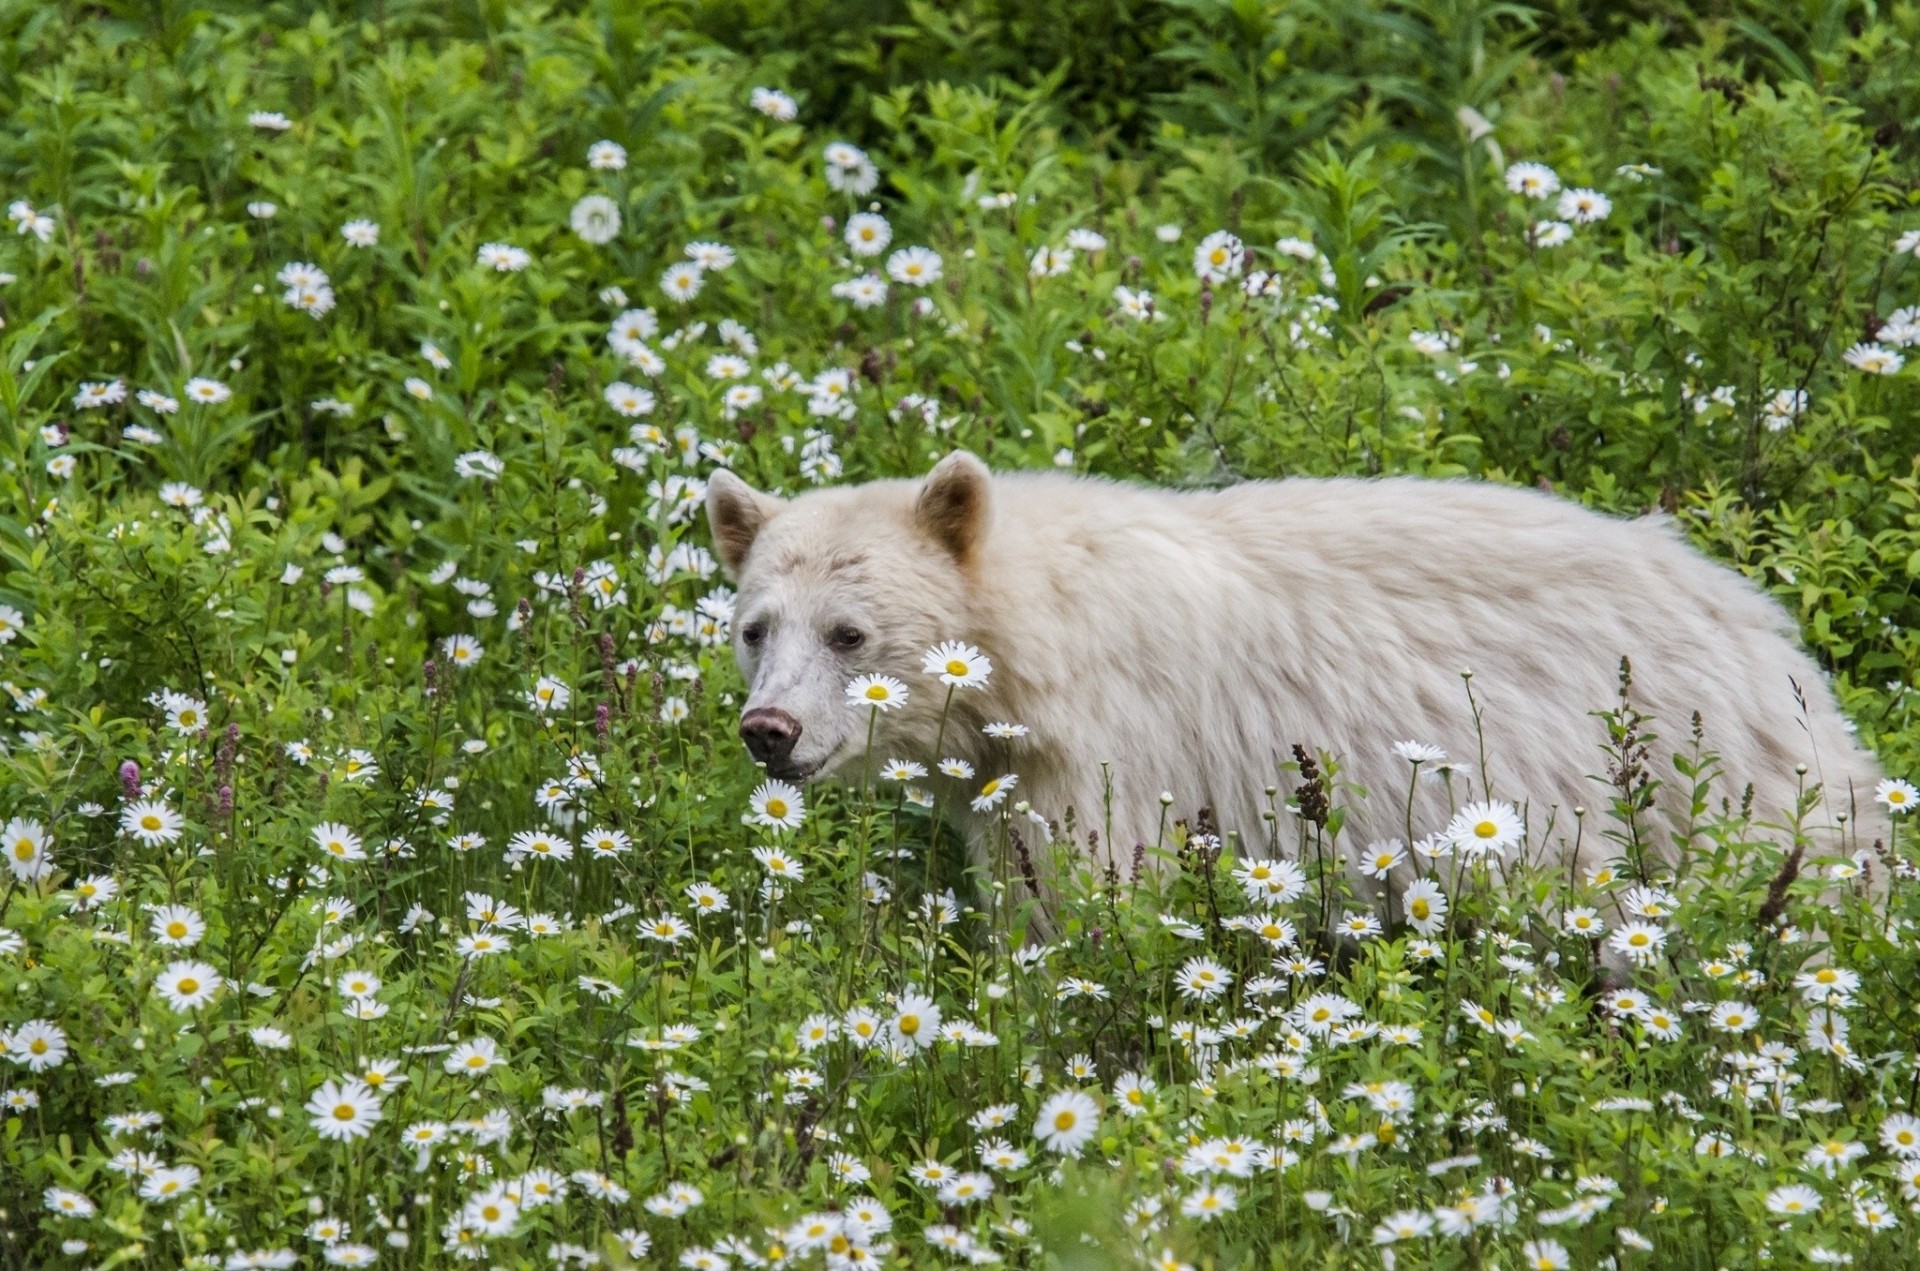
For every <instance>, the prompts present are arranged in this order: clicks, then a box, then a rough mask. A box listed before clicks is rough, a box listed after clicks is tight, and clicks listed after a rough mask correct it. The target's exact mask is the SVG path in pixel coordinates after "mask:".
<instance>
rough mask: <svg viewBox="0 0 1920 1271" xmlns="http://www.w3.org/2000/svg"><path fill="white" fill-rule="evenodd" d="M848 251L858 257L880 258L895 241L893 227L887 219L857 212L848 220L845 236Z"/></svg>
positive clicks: (870, 213)
mask: <svg viewBox="0 0 1920 1271" xmlns="http://www.w3.org/2000/svg"><path fill="white" fill-rule="evenodd" d="M844 237H845V239H846V243H847V250H848V251H850V252H852V253H853V254H854V255H856V256H878V255H879V254H880V253H881V252H883V251H885V250H886V249H887V244H888V243H890V242H892V241H893V227H892V226H891V225H889V224H887V218H886V217H884V216H879V215H876V214H875V213H872V212H855V213H854V214H853V215H852V216H849V217H848V218H847V228H846V233H845V235H844Z"/></svg>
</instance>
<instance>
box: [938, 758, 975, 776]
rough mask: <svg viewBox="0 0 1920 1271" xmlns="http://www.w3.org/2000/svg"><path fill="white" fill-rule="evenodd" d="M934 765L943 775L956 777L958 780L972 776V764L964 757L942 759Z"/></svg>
mask: <svg viewBox="0 0 1920 1271" xmlns="http://www.w3.org/2000/svg"><path fill="white" fill-rule="evenodd" d="M934 766H935V767H937V768H939V769H940V771H941V773H942V774H943V775H945V776H949V777H953V778H956V779H957V780H960V781H965V780H967V779H968V778H970V777H972V776H973V765H972V764H970V763H968V762H967V761H966V760H964V759H942V760H941V761H940V762H939V763H938V764H936V765H934Z"/></svg>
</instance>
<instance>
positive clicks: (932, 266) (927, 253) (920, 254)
mask: <svg viewBox="0 0 1920 1271" xmlns="http://www.w3.org/2000/svg"><path fill="white" fill-rule="evenodd" d="M940 274H941V262H940V254H939V253H938V252H936V251H933V250H932V249H931V248H927V247H906V248H902V249H901V250H899V251H897V252H895V253H894V254H893V255H891V256H889V257H887V276H888V277H889V278H892V279H893V280H894V281H895V282H897V283H903V284H905V285H906V286H909V287H931V286H932V285H933V284H934V283H936V282H939V281H940Z"/></svg>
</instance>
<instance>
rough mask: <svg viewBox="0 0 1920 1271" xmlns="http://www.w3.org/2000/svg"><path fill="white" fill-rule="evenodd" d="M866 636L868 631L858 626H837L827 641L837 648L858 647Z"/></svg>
mask: <svg viewBox="0 0 1920 1271" xmlns="http://www.w3.org/2000/svg"><path fill="white" fill-rule="evenodd" d="M866 638H867V636H866V633H865V632H863V631H861V630H860V628H858V627H835V628H834V629H833V634H831V635H829V636H828V637H827V643H828V644H830V645H832V646H833V647H834V648H836V649H857V648H859V647H860V645H861V644H862V643H863V642H864V641H865V640H866Z"/></svg>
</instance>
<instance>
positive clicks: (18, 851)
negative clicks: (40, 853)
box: [13, 839, 38, 861]
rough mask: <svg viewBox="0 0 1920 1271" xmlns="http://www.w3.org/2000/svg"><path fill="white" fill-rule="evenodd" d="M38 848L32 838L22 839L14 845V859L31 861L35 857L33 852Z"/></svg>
mask: <svg viewBox="0 0 1920 1271" xmlns="http://www.w3.org/2000/svg"><path fill="white" fill-rule="evenodd" d="M37 850H38V849H37V848H36V847H35V846H34V842H33V840H32V839H20V840H18V841H16V842H15V843H14V845H13V859H14V860H16V861H30V860H32V859H33V854H34V852H35V851H37Z"/></svg>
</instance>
